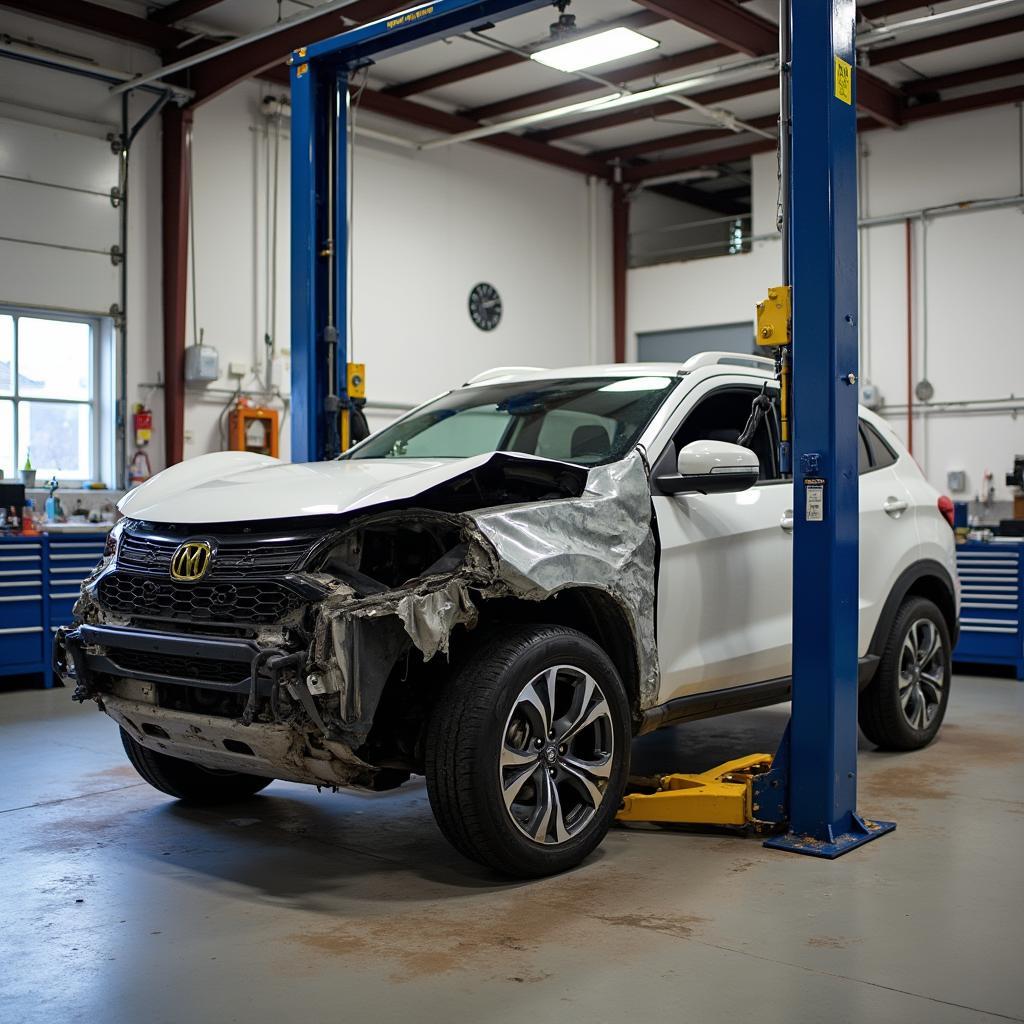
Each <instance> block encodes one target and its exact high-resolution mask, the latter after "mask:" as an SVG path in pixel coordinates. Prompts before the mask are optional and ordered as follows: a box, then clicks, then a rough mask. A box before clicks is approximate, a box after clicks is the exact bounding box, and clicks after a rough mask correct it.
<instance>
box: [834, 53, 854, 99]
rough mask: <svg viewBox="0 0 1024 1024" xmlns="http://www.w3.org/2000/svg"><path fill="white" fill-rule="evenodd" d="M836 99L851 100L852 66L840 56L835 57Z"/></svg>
mask: <svg viewBox="0 0 1024 1024" xmlns="http://www.w3.org/2000/svg"><path fill="white" fill-rule="evenodd" d="M836 99H840V100H842V101H843V102H844V103H852V102H853V68H852V67H850V65H849V64H847V63H846V61H845V60H843V58H842V57H836Z"/></svg>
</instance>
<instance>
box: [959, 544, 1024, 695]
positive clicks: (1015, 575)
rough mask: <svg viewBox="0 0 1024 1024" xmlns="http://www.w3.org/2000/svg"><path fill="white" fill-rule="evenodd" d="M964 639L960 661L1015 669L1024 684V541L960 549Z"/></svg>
mask: <svg viewBox="0 0 1024 1024" xmlns="http://www.w3.org/2000/svg"><path fill="white" fill-rule="evenodd" d="M956 568H957V575H958V576H959V577H960V600H961V604H960V639H959V641H958V643H957V645H956V649H955V650H954V651H953V660H954V662H966V663H973V664H981V665H1011V666H1013V668H1014V671H1015V672H1016V675H1017V678H1018V679H1024V614H1022V609H1024V540H1021V539H1019V538H1016V537H996V538H994V539H992V540H991V541H976V540H969V541H966V542H965V543H963V544H958V545H957V548H956Z"/></svg>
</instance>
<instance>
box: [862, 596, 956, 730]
mask: <svg viewBox="0 0 1024 1024" xmlns="http://www.w3.org/2000/svg"><path fill="white" fill-rule="evenodd" d="M951 666H952V648H951V644H950V640H949V628H948V627H947V625H946V620H945V619H944V618H943V616H942V613H941V612H940V611H939V609H938V608H937V607H936V606H935V605H934V604H933V603H932V602H931V601H929V600H927V599H926V598H923V597H912V598H909V599H908V600H907V601H905V602H904V603H903V605H902V606H901V607H900V610H899V612H898V614H897V615H896V620H895V621H894V622H893V625H892V630H891V632H890V633H889V638H888V641H887V642H886V645H885V649H884V650H883V652H882V659H881V661H880V662H879V666H878V672H877V674H876V675H875V678H874V679H873V680H872V681H871V683H870V684H869V685H868V686H867V687H866V688H865V689H864V691H863V692H862V693H861V695H860V707H859V720H860V727H861V729H862V730H863V732H864V735H865V736H867V738H868V739H869V740H870V741H871V742H872V743H874V744H876V745H877V746H879V747H881V748H882V749H884V750H920V748H921V747H926V746H927V745H928V744H929V743H931V741H932V740H933V739H934V738H935V734H936V733H937V732H938V731H939V728H940V726H941V725H942V719H943V718H944V717H945V714H946V705H947V704H948V702H949V685H950V676H951Z"/></svg>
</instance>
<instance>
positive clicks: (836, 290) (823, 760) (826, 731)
mask: <svg viewBox="0 0 1024 1024" xmlns="http://www.w3.org/2000/svg"><path fill="white" fill-rule="evenodd" d="M779 6H780V32H779V36H780V46H779V51H780V55H781V67H780V76H781V79H782V81H781V88H780V97H781V103H782V106H781V114H780V118H779V127H780V135H781V138H780V160H779V166H780V174H781V176H782V181H783V193H782V209H783V217H782V223H781V224H780V227H781V229H782V243H783V252H784V254H785V255H784V261H783V262H784V265H783V270H782V278H783V283H782V284H781V285H778V286H776V287H774V288H772V289H770V290H769V292H768V297H767V298H766V299H765V300H764V302H762V303H759V305H758V308H757V340H758V343H759V344H761V345H766V346H769V347H772V348H775V349H776V351H777V354H778V355H777V359H778V365H779V371H780V378H781V383H782V393H781V398H782V402H783V409H782V417H783V434H782V445H781V446H780V449H781V450H780V453H779V454H780V464H781V465H782V466H783V468H784V470H785V467H787V466H788V465H789V464H790V454H791V453H790V450H789V435H788V432H787V430H786V424H787V415H788V413H789V412H792V414H793V415H792V419H793V428H794V430H793V435H794V437H793V450H792V456H793V461H792V471H793V508H794V513H795V515H794V518H795V529H794V537H793V552H794V553H793V648H792V649H793V710H792V715H791V718H790V721H789V724H788V726H787V727H786V732H785V735H784V736H783V739H782V742H781V743H780V745H779V749H778V750H777V751H776V753H775V756H774V757H771V758H768V757H766V756H765V755H763V754H754V755H751V756H750V757H748V758H740V759H738V760H735V761H730V762H728V763H727V764H724V765H720V766H719V767H717V768H714V769H712V770H711V771H708V772H704V773H702V774H701V775H667V776H664V777H662V778H661V779H660V780H658V781H657V786H656V788H655V791H654V792H651V793H637V794H630V795H629V796H627V797H626V802H625V806H624V807H623V809H622V811H621V812H620V813H619V815H618V818H619V820H620V821H660V822H675V823H684V822H685V823H688V824H698V823H699V824H713V825H731V826H735V825H745V826H753V827H757V828H772V827H776V828H778V827H779V826H781V827H783V828H784V829H785V832H784V834H782V835H777V836H774V837H772V838H770V839H768V840H767V841H766V842H765V846H768V847H773V848H775V849H780V850H788V851H792V852H794V853H806V854H811V855H813V856H818V857H828V858H835V857H838V856H840V855H842V854H843V853H846V852H847V851H849V850H852V849H854V848H855V847H857V846H860V845H862V844H863V843H866V842H869V841H870V840H872V839H876V838H878V837H879V836H882V835H885V834H886V833H887V832H891V831H892V830H893V829H894V828H895V827H896V826H895V825H894V824H893V823H892V822H882V821H868V820H865V819H864V818H862V817H861V816H860V815H858V814H857V809H856V808H857V667H858V666H857V633H858V622H859V579H858V577H859V559H858V534H859V526H860V523H859V500H858V483H859V480H858V465H857V461H858V460H857V150H856V146H857V141H856V133H857V114H856V100H855V95H854V90H855V83H854V67H855V64H856V55H855V51H854V32H855V18H856V11H855V7H854V0H781V2H780V5H779ZM790 375H791V377H792V379H791V381H790ZM790 383H792V388H790V386H789V384H790Z"/></svg>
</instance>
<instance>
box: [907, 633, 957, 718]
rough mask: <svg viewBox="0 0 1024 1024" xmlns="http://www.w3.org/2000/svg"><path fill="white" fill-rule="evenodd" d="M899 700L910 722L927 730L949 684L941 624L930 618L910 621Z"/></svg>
mask: <svg viewBox="0 0 1024 1024" xmlns="http://www.w3.org/2000/svg"><path fill="white" fill-rule="evenodd" d="M899 664H900V670H899V700H900V709H901V711H902V712H903V717H904V718H905V719H906V720H907V723H908V724H909V725H910V726H911V727H912V728H914V729H918V730H924V729H927V728H928V726H929V725H930V724H931V722H932V719H933V718H934V717H935V713H936V712H937V711H938V709H939V707H940V705H941V704H942V692H943V689H944V687H945V685H946V652H945V650H944V648H943V644H942V636H941V634H940V633H939V628H938V626H936V625H935V623H934V622H932V621H931V619H916V620H915V621H914V622H912V623H911V624H910V627H909V629H908V630H907V634H906V636H905V637H904V638H903V647H902V648H901V649H900V663H899Z"/></svg>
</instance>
